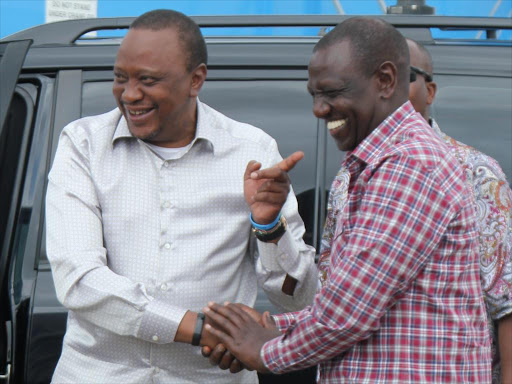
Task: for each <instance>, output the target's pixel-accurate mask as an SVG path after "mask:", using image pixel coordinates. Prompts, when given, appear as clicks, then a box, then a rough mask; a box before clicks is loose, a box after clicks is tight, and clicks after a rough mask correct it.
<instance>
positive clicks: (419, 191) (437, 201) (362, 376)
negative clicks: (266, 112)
mask: <svg viewBox="0 0 512 384" xmlns="http://www.w3.org/2000/svg"><path fill="white" fill-rule="evenodd" d="M342 168H346V169H347V170H348V173H349V174H348V179H347V180H348V183H347V184H346V187H347V202H346V204H344V205H341V206H338V207H335V209H337V210H338V211H337V212H336V226H335V231H334V234H333V243H332V247H331V252H330V262H329V263H324V265H328V269H327V270H326V271H324V272H325V281H324V284H323V286H322V288H321V290H320V292H319V293H318V294H317V295H316V297H315V300H314V302H313V305H312V306H310V307H308V308H306V309H305V310H302V311H300V312H296V313H287V314H282V315H277V316H274V319H275V320H276V323H277V325H278V327H279V329H281V330H282V331H283V333H284V334H283V336H282V337H279V338H276V339H273V340H270V341H268V342H267V343H265V345H264V346H263V348H262V350H261V357H262V359H263V361H264V363H265V365H266V366H267V367H268V368H269V369H270V370H271V371H273V372H275V373H278V372H287V371H291V370H296V369H301V368H304V367H308V366H312V365H315V364H317V363H320V365H319V379H320V382H325V383H345V382H350V383H358V384H359V383H450V382H457V383H463V382H464V383H468V382H472V383H488V382H490V380H491V375H490V341H489V337H488V330H487V327H486V321H485V305H484V302H483V298H482V289H481V286H480V281H479V268H478V255H477V251H478V250H477V245H478V242H477V236H478V232H477V225H476V221H475V217H474V211H473V206H474V202H473V200H472V198H471V197H472V195H471V193H470V191H469V190H468V189H467V186H466V185H465V183H464V181H463V178H462V169H461V168H460V166H459V165H458V163H457V161H455V159H454V158H453V157H452V156H451V155H450V154H449V151H448V149H447V147H446V146H445V145H444V143H442V141H441V140H440V139H439V138H438V137H437V135H436V134H435V133H434V132H433V131H432V129H430V127H428V125H427V124H426V123H425V121H424V120H423V119H422V118H421V117H420V115H419V114H417V113H415V112H414V109H413V107H412V105H411V104H410V102H407V103H405V104H404V105H403V106H401V107H400V108H399V109H398V110H396V111H395V112H394V113H393V114H392V115H390V116H389V117H388V118H386V119H385V120H384V121H383V122H382V123H381V124H380V125H379V126H378V127H377V128H376V129H375V130H374V131H373V132H372V133H371V134H370V135H369V136H368V137H367V138H366V139H365V140H364V141H363V142H362V143H360V144H359V146H358V147H357V148H356V149H355V150H354V151H353V152H351V153H349V154H347V156H346V157H345V160H344V161H343V164H342ZM339 186H342V187H343V186H345V184H344V183H343V182H340V183H339ZM335 193H338V192H335ZM339 193H340V195H341V196H343V193H344V192H343V191H341V192H339ZM320 267H321V266H320ZM321 268H322V267H321Z"/></svg>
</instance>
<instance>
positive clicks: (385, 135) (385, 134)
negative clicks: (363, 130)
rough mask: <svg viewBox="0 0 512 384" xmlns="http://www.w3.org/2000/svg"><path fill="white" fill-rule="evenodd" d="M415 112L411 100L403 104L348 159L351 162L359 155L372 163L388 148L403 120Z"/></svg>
mask: <svg viewBox="0 0 512 384" xmlns="http://www.w3.org/2000/svg"><path fill="white" fill-rule="evenodd" d="M413 113H415V111H414V107H413V106H412V104H411V102H410V101H407V102H405V103H404V104H402V106H400V107H399V108H398V109H397V110H395V111H394V112H393V113H392V114H391V115H389V116H388V117H386V119H384V121H383V122H382V123H380V124H379V125H378V126H377V128H375V129H374V130H373V131H372V132H371V133H370V134H369V135H368V137H366V138H365V139H364V140H363V141H362V142H361V143H360V144H359V145H358V146H357V147H356V149H354V150H353V151H352V152H350V153H348V154H347V157H346V159H347V160H346V161H347V162H351V158H352V157H357V158H358V159H360V160H362V161H363V162H365V163H366V164H370V163H371V162H372V161H373V160H374V159H376V158H377V157H378V156H379V155H380V152H381V151H383V150H384V149H385V148H386V143H387V142H388V140H390V139H391V137H392V136H394V135H395V133H396V132H397V131H398V130H399V128H400V126H401V124H402V122H403V121H404V120H405V119H406V118H408V117H409V116H410V115H411V114H413Z"/></svg>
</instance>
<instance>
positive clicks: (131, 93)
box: [121, 81, 143, 104]
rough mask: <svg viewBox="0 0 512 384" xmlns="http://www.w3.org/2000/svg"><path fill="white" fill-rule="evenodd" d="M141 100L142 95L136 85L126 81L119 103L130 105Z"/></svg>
mask: <svg viewBox="0 0 512 384" xmlns="http://www.w3.org/2000/svg"><path fill="white" fill-rule="evenodd" d="M142 98H143V93H142V91H141V90H140V88H139V86H138V84H137V83H135V82H132V81H128V82H126V83H125V84H124V89H123V93H122V94H121V101H122V102H123V103H126V104H131V103H134V102H136V101H139V100H141V99H142Z"/></svg>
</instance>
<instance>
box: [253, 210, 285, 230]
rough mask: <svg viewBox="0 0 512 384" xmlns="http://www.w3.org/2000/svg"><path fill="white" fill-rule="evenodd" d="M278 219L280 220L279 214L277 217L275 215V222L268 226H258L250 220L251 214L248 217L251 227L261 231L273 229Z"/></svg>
mask: <svg viewBox="0 0 512 384" xmlns="http://www.w3.org/2000/svg"><path fill="white" fill-rule="evenodd" d="M280 219H281V213H279V215H277V217H276V218H275V220H274V221H273V222H271V223H270V224H258V223H256V222H255V221H254V220H253V219H252V213H251V214H250V215H249V220H251V225H252V226H253V227H254V228H256V229H259V230H261V231H268V230H269V229H272V228H274V227H275V226H276V224H277V223H278V222H279V220H280Z"/></svg>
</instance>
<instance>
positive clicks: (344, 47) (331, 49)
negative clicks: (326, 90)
mask: <svg viewBox="0 0 512 384" xmlns="http://www.w3.org/2000/svg"><path fill="white" fill-rule="evenodd" d="M355 69H356V68H355V66H354V65H353V59H352V50H351V47H350V42H349V41H348V40H343V41H341V42H340V43H336V44H333V45H330V46H328V47H325V48H321V49H318V50H317V51H315V52H314V53H313V56H312V57H311V60H310V61H309V66H308V71H309V83H310V84H315V87H320V86H322V84H323V83H324V82H331V81H342V80H343V79H344V78H346V77H347V76H349V75H350V76H354V75H358V71H355Z"/></svg>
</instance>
